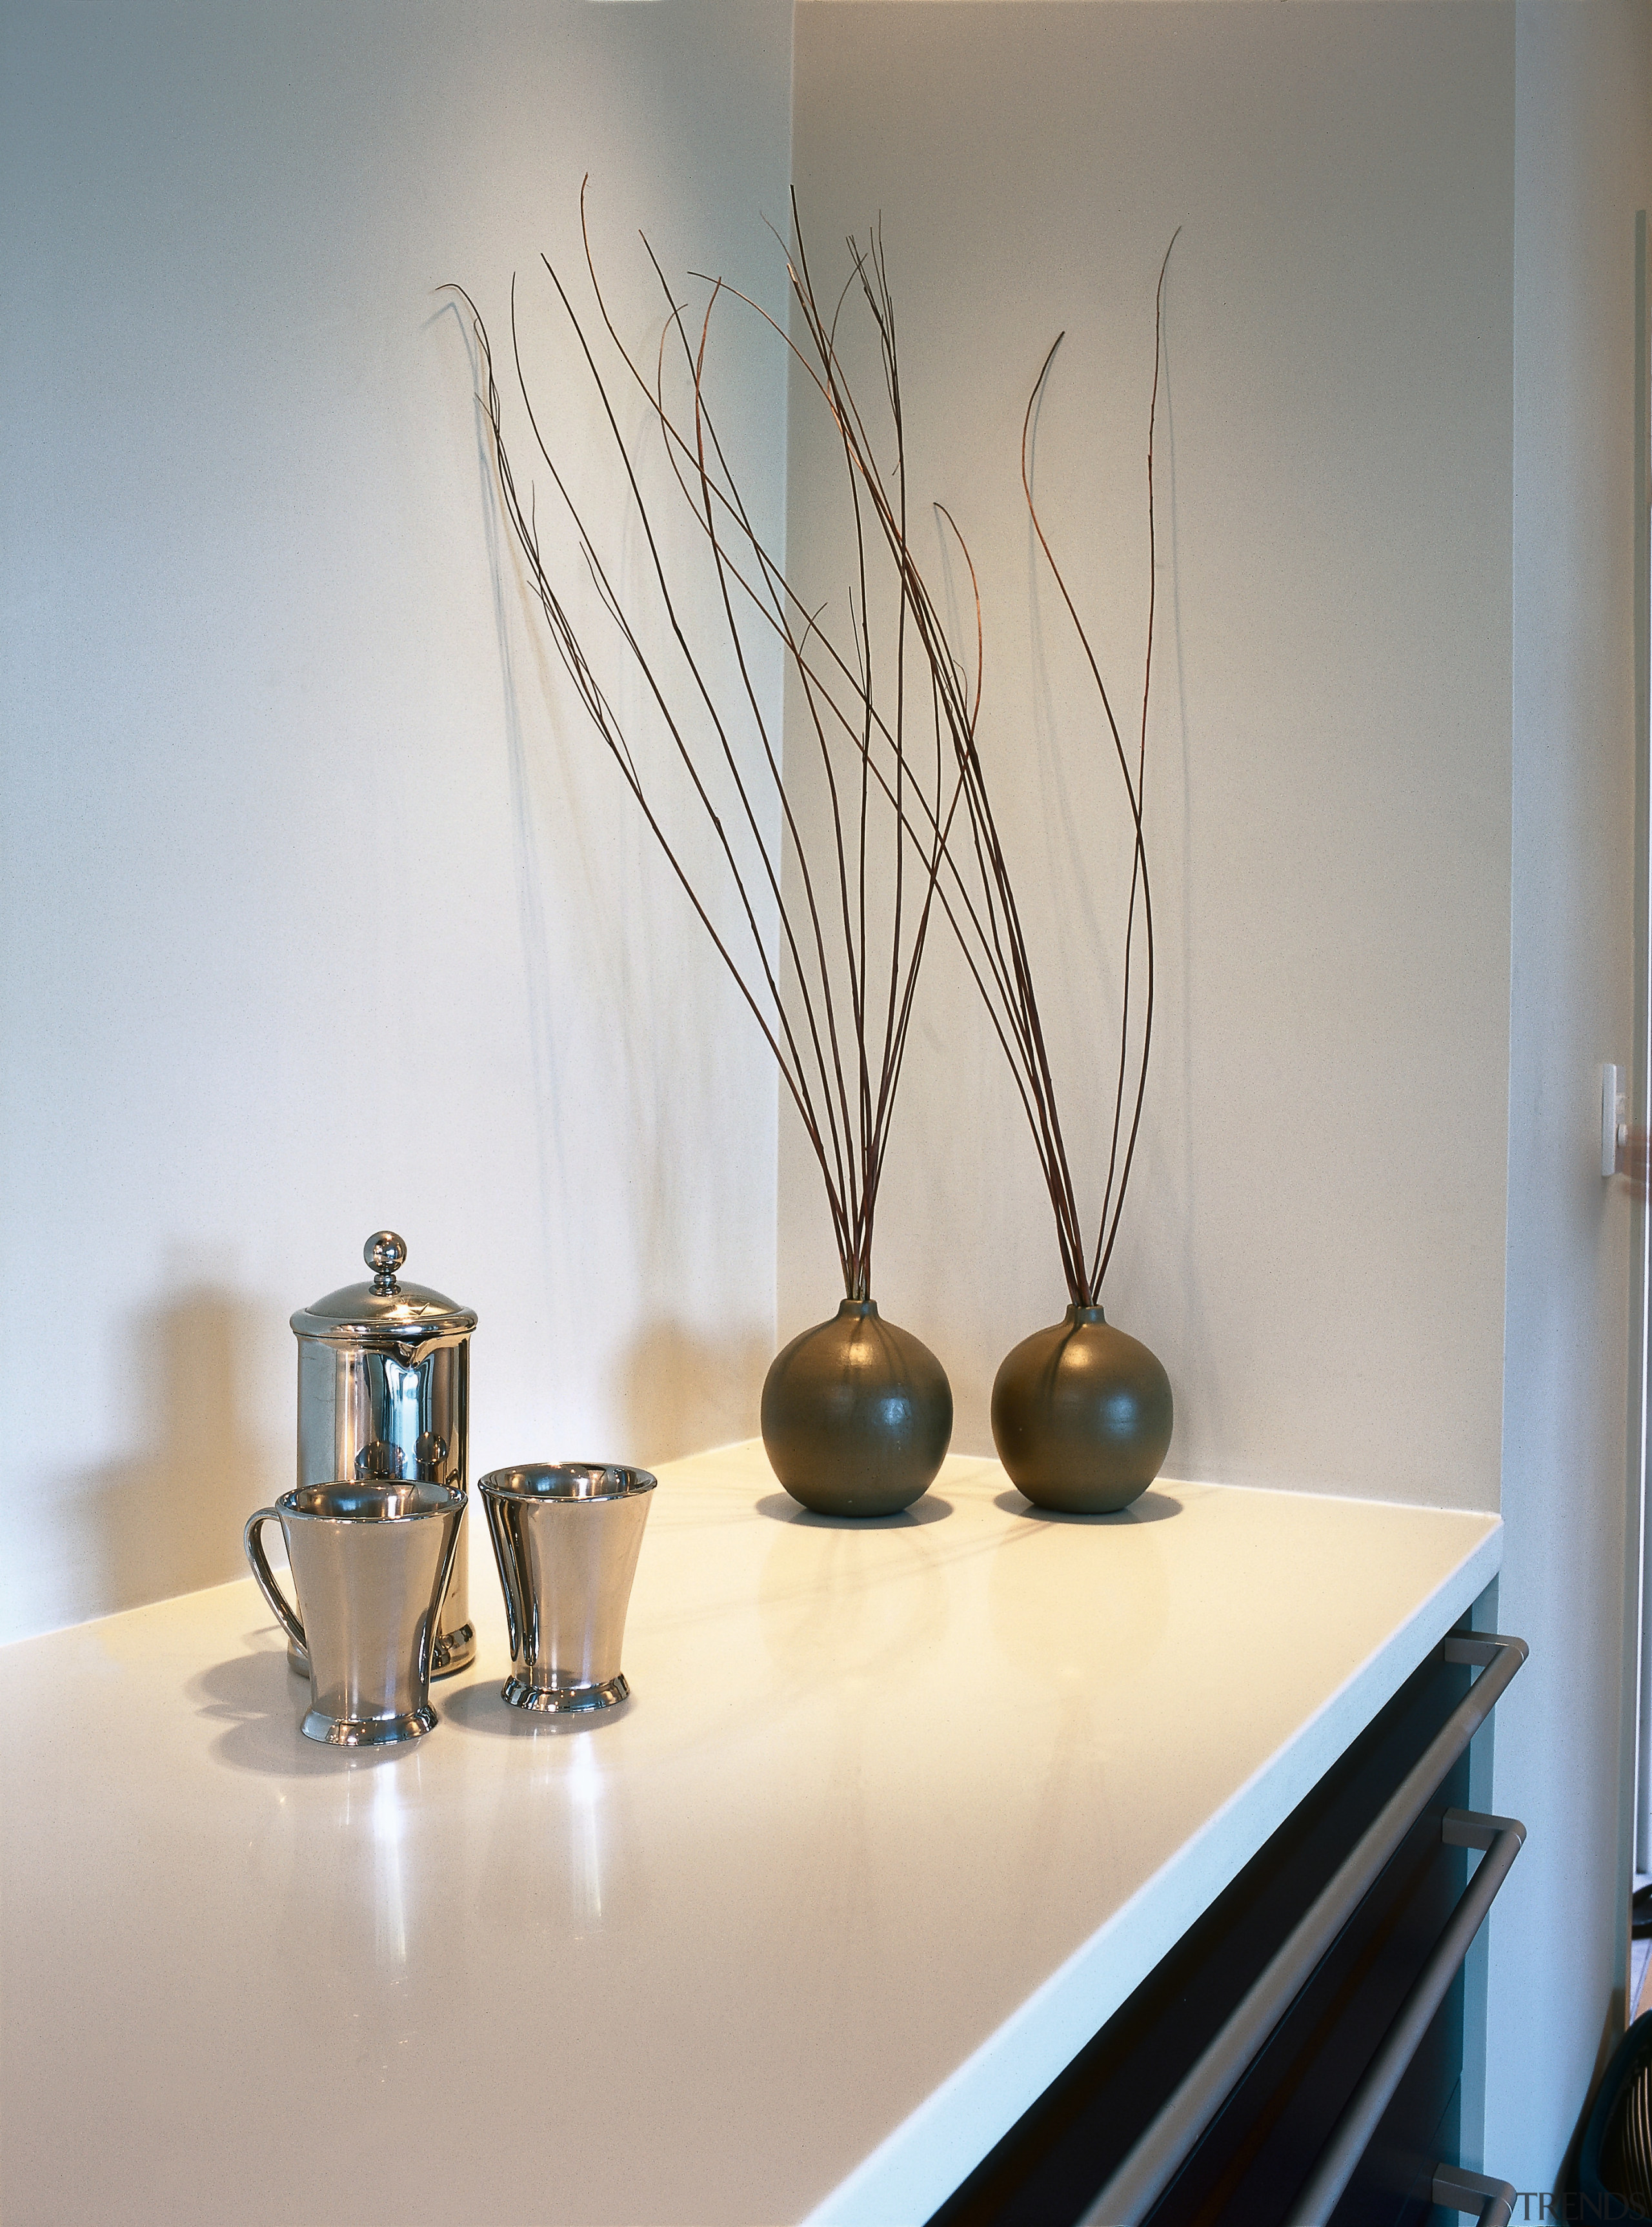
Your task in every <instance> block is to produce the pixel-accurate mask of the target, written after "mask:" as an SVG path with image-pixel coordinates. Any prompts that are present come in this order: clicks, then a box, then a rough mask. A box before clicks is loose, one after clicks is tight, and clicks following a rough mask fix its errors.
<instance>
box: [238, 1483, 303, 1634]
mask: <svg viewBox="0 0 1652 2227" xmlns="http://www.w3.org/2000/svg"><path fill="white" fill-rule="evenodd" d="M280 1521H281V1516H280V1512H279V1510H278V1509H273V1508H260V1509H258V1511H257V1513H256V1514H255V1515H252V1516H248V1517H247V1519H246V1529H245V1530H244V1531H243V1532H242V1534H241V1543H242V1545H243V1546H244V1547H246V1559H247V1560H248V1561H249V1562H250V1563H251V1564H252V1574H253V1576H254V1577H255V1578H256V1579H258V1591H259V1592H261V1593H262V1594H263V1595H264V1598H265V1600H267V1601H268V1602H269V1604H270V1605H271V1608H272V1609H273V1610H274V1611H275V1614H276V1622H277V1624H279V1625H280V1626H281V1629H282V1630H284V1632H285V1633H286V1635H287V1637H288V1638H289V1639H290V1640H291V1641H292V1643H293V1644H294V1646H295V1647H302V1648H303V1650H304V1651H305V1653H306V1654H308V1653H309V1641H308V1640H307V1639H306V1638H305V1637H304V1627H303V1624H300V1623H299V1621H298V1618H297V1616H296V1615H295V1614H294V1612H293V1611H292V1610H291V1609H290V1608H289V1607H288V1605H287V1604H286V1602H285V1600H284V1598H282V1592H281V1588H280V1586H278V1585H277V1583H276V1581H275V1579H274V1577H273V1576H272V1575H271V1570H270V1565H269V1562H268V1560H266V1559H265V1552H264V1541H263V1538H262V1536H261V1532H262V1530H263V1527H264V1526H265V1524H266V1523H279V1522H280Z"/></svg>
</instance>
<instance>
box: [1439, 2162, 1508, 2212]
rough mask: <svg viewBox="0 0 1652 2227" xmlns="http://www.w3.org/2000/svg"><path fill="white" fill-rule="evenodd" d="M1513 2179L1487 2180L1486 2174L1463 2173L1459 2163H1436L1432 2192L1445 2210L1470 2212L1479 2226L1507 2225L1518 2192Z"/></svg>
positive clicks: (1442, 2209)
mask: <svg viewBox="0 0 1652 2227" xmlns="http://www.w3.org/2000/svg"><path fill="white" fill-rule="evenodd" d="M1429 2193H1430V2195H1431V2196H1432V2198H1433V2200H1434V2202H1435V2203H1436V2204H1438V2206H1439V2208H1440V2210H1441V2211H1468V2212H1471V2213H1473V2214H1474V2215H1475V2216H1476V2217H1477V2218H1478V2220H1479V2222H1480V2227H1508V2223H1509V2221H1510V2220H1511V2219H1512V2218H1513V2217H1514V2216H1515V2197H1516V2196H1517V2194H1518V2191H1517V2190H1516V2188H1515V2184H1514V2182H1513V2181H1512V2180H1488V2179H1486V2177H1485V2175H1484V2174H1483V2173H1464V2170H1463V2168H1462V2166H1459V2165H1437V2166H1435V2167H1434V2186H1433V2187H1432V2189H1431V2190H1430V2192H1429Z"/></svg>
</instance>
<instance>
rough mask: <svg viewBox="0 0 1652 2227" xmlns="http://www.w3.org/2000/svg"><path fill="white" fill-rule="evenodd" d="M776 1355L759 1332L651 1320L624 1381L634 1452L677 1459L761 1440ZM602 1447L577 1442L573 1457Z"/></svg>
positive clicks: (626, 1425) (622, 1374) (621, 1375)
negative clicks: (765, 1388) (724, 1333)
mask: <svg viewBox="0 0 1652 2227" xmlns="http://www.w3.org/2000/svg"><path fill="white" fill-rule="evenodd" d="M772 1358H773V1356H772V1355H771V1354H770V1352H769V1347H768V1344H767V1343H766V1342H765V1341H763V1340H762V1339H759V1338H757V1337H751V1336H746V1337H730V1338H717V1337H703V1336H702V1335H700V1334H699V1333H698V1331H695V1330H690V1329H688V1328H687V1327H686V1325H685V1324H682V1323H680V1322H675V1321H673V1320H671V1319H670V1318H663V1317H662V1318H658V1319H656V1320H655V1321H654V1322H651V1323H648V1324H645V1325H644V1327H643V1329H642V1330H641V1331H640V1332H639V1333H638V1335H637V1336H636V1337H634V1338H633V1339H632V1340H631V1342H630V1343H629V1345H628V1347H627V1349H626V1350H625V1353H624V1356H623V1357H622V1360H621V1362H620V1364H619V1369H618V1375H617V1382H616V1394H617V1399H616V1404H617V1406H618V1408H619V1412H620V1413H621V1415H622V1418H623V1426H622V1435H623V1437H624V1439H625V1442H626V1448H627V1450H628V1452H627V1454H626V1458H635V1460H638V1461H641V1462H644V1463H655V1462H663V1461H671V1460H673V1458H675V1457H676V1456H678V1455H679V1454H693V1453H703V1452H705V1449H706V1448H707V1447H708V1446H723V1445H729V1444H730V1442H731V1441H732V1440H734V1439H749V1438H755V1437H756V1433H757V1414H758V1408H759V1406H760V1404H761V1401H762V1381H763V1377H764V1375H765V1374H766V1373H767V1371H768V1368H769V1362H770V1360H771V1359H772ZM602 1451H603V1450H602V1449H601V1448H596V1449H595V1450H593V1449H590V1448H588V1447H574V1448H572V1449H571V1450H570V1452H569V1455H568V1457H567V1458H569V1459H577V1460H582V1461H583V1460H586V1459H589V1458H594V1454H595V1453H596V1452H602ZM608 1458H609V1459H614V1458H617V1456H616V1455H615V1454H609V1457H608Z"/></svg>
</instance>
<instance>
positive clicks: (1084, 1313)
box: [1067, 1299, 1107, 1323]
mask: <svg viewBox="0 0 1652 2227" xmlns="http://www.w3.org/2000/svg"><path fill="white" fill-rule="evenodd" d="M1067 1319H1068V1322H1070V1323H1105V1322H1106V1320H1107V1317H1106V1315H1104V1314H1103V1313H1102V1311H1101V1310H1100V1307H1081V1306H1080V1305H1079V1304H1078V1302H1077V1300H1076V1299H1075V1301H1074V1302H1073V1304H1072V1305H1071V1306H1069V1307H1068V1310H1067Z"/></svg>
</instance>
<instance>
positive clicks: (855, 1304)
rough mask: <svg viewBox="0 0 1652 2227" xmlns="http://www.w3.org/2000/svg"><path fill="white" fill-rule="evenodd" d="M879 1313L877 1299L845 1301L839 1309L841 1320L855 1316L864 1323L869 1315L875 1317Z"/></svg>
mask: <svg viewBox="0 0 1652 2227" xmlns="http://www.w3.org/2000/svg"><path fill="white" fill-rule="evenodd" d="M876 1313H877V1300H876V1299H845V1300H844V1301H843V1302H842V1303H841V1305H839V1309H838V1315H839V1319H840V1320H841V1318H843V1317H844V1316H845V1315H854V1316H857V1317H858V1318H859V1319H860V1320H861V1321H863V1322H864V1320H865V1318H866V1317H867V1316H868V1315H875V1314H876Z"/></svg>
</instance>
